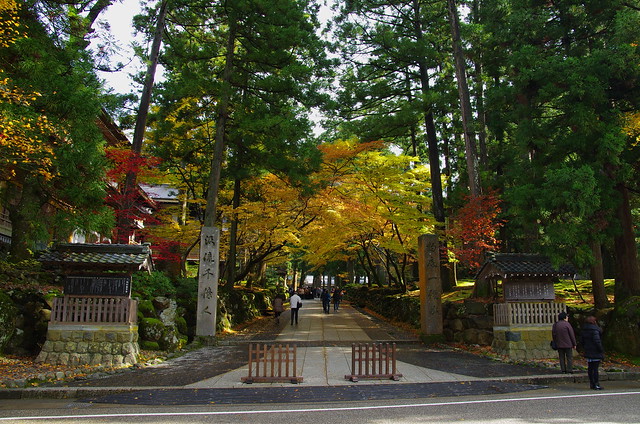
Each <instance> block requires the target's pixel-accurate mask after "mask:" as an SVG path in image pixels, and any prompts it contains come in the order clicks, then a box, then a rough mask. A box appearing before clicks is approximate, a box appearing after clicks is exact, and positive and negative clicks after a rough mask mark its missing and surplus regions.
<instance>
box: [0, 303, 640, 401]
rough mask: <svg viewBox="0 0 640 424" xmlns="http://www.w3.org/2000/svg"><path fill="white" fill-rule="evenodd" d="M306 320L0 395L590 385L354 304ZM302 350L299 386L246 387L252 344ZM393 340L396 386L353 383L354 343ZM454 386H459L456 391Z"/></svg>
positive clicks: (307, 312)
mask: <svg viewBox="0 0 640 424" xmlns="http://www.w3.org/2000/svg"><path fill="white" fill-rule="evenodd" d="M303 302H304V305H303V307H302V309H301V310H300V315H299V322H298V324H297V325H295V324H294V325H291V324H290V322H289V318H290V315H289V311H287V312H285V313H284V314H283V315H282V316H281V317H280V324H279V325H276V323H275V321H274V320H273V318H270V319H269V321H261V328H260V329H259V330H258V329H255V328H250V329H249V330H248V331H246V332H244V333H241V334H237V335H235V336H233V337H230V338H229V339H225V340H223V341H222V343H220V344H219V345H217V346H210V347H204V348H201V349H198V350H194V351H190V352H187V353H186V354H184V355H182V356H180V357H177V358H173V359H169V360H167V361H165V362H162V363H160V364H157V365H153V366H146V367H142V368H136V367H133V368H129V369H125V370H122V371H120V372H118V373H115V374H113V375H102V376H100V377H99V378H98V376H97V375H94V376H89V377H88V378H86V379H84V380H75V381H68V382H58V383H53V384H50V385H48V386H46V385H45V386H39V387H34V388H22V389H18V388H16V389H0V399H20V398H59V399H60V398H69V399H78V400H79V401H80V402H86V403H116V404H138V405H143V404H144V405H184V404H192V405H210V404H213V403H215V404H240V403H289V402H307V401H308V400H309V399H324V400H325V401H330V400H335V401H345V400H364V399H368V400H372V399H418V398H426V397H442V396H463V395H480V394H496V393H515V392H521V391H526V390H535V389H539V388H543V387H546V385H548V384H552V383H554V384H555V383H580V384H584V385H585V388H586V387H588V383H586V382H587V381H588V380H587V375H586V372H581V373H576V374H572V375H567V374H559V370H555V369H550V368H544V367H535V366H528V365H520V364H510V363H505V362H500V361H495V360H491V359H488V358H484V357H480V356H476V355H473V354H470V353H466V352H460V351H455V350H451V349H447V348H443V349H436V348H430V347H427V346H425V345H423V344H422V343H420V342H419V341H418V340H417V338H416V337H415V335H412V334H408V333H406V332H404V331H402V330H401V329H398V328H396V327H394V326H393V325H390V324H388V323H386V322H383V321H380V320H377V319H376V318H373V317H370V316H367V315H365V314H362V313H361V312H359V311H358V310H356V309H355V308H353V307H351V306H350V305H348V304H343V305H341V307H340V310H339V311H338V312H337V313H334V311H333V307H332V309H331V313H330V314H324V313H323V311H322V304H321V302H320V301H319V300H304V301H303ZM256 342H261V343H268V344H273V343H282V344H287V343H288V344H291V345H295V346H297V368H296V369H297V375H298V376H302V378H303V381H302V382H301V383H299V384H292V383H253V384H246V383H242V382H241V379H242V377H246V376H248V365H247V362H248V344H249V343H256ZM373 342H376V343H381V342H389V343H396V346H397V372H398V373H400V374H402V377H401V378H400V379H399V381H392V380H368V379H361V380H360V381H359V382H351V381H349V380H347V379H345V375H350V374H351V345H352V343H373ZM601 379H602V381H607V380H609V381H611V380H639V379H640V376H639V374H638V373H635V372H626V373H622V372H618V373H604V372H602V373H601ZM452 383H453V384H452Z"/></svg>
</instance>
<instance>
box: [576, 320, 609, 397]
mask: <svg viewBox="0 0 640 424" xmlns="http://www.w3.org/2000/svg"><path fill="white" fill-rule="evenodd" d="M581 336H582V347H583V348H584V356H585V358H587V364H588V365H587V372H588V374H589V383H590V384H591V388H592V389H594V390H602V387H601V386H600V379H599V375H598V368H599V367H600V362H601V361H602V360H603V359H604V349H603V348H602V329H601V328H600V327H599V326H598V324H597V322H596V317H594V316H590V317H587V319H586V320H585V323H584V325H583V326H582V332H581Z"/></svg>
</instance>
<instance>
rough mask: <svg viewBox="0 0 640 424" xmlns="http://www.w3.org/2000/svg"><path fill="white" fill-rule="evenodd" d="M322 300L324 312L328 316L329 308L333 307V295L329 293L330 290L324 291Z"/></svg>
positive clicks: (321, 296)
mask: <svg viewBox="0 0 640 424" xmlns="http://www.w3.org/2000/svg"><path fill="white" fill-rule="evenodd" d="M320 298H321V299H322V310H323V311H324V313H325V314H328V313H329V306H330V305H331V293H329V290H327V289H324V290H322V294H321V295H320Z"/></svg>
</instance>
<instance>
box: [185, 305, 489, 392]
mask: <svg viewBox="0 0 640 424" xmlns="http://www.w3.org/2000/svg"><path fill="white" fill-rule="evenodd" d="M289 317H290V316H289V314H288V313H287V314H284V315H283V316H282V317H281V322H282V323H284V325H282V329H281V331H280V334H279V335H278V336H277V337H276V339H275V343H283V344H286V343H291V344H297V345H300V346H299V347H298V348H297V375H298V376H302V378H303V382H302V383H301V384H302V385H305V386H341V385H349V384H353V382H351V381H349V380H348V379H346V378H345V376H346V375H350V374H351V373H352V371H351V344H352V343H374V342H379V341H380V340H372V339H371V337H370V336H369V335H368V334H367V332H366V331H365V330H364V329H363V328H362V326H361V325H360V323H361V322H362V317H363V316H362V314H360V313H359V312H358V311H356V310H354V308H352V307H351V306H349V305H348V304H343V305H341V306H340V309H339V311H337V312H334V311H333V306H331V312H330V313H329V314H325V313H323V311H322V303H321V302H320V300H305V301H304V304H303V307H302V309H301V310H300V312H299V320H298V324H293V325H291V324H290V323H289ZM314 345H320V346H314ZM397 372H398V373H400V374H402V377H401V378H400V380H399V381H400V382H404V383H426V382H428V383H433V382H451V381H469V380H475V379H476V377H470V376H466V375H460V374H455V373H451V372H446V371H440V370H436V369H430V368H424V367H420V366H416V365H411V364H408V363H404V362H401V361H398V362H397ZM247 375H248V366H244V367H241V368H238V369H236V370H233V371H231V372H227V373H225V374H222V375H219V376H216V377H213V378H209V379H206V380H202V381H199V382H197V383H193V384H189V385H187V386H186V387H190V388H220V387H248V386H251V385H248V384H245V383H242V382H241V378H242V377H246V376H247ZM388 383H389V381H388V380H370V379H361V380H360V381H359V382H358V384H388ZM260 385H270V386H290V385H291V383H260Z"/></svg>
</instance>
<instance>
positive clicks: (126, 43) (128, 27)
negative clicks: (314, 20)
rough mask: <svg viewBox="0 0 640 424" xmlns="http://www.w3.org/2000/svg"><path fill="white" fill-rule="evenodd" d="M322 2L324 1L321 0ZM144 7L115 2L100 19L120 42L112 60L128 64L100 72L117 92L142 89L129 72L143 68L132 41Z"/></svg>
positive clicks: (128, 0)
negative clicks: (136, 20)
mask: <svg viewBox="0 0 640 424" xmlns="http://www.w3.org/2000/svg"><path fill="white" fill-rule="evenodd" d="M153 3H154V0H149V4H153ZM320 3H324V2H323V1H320ZM141 11H142V8H141V7H140V1H138V0H122V1H119V2H116V3H113V4H112V5H111V6H109V7H108V8H107V10H106V11H105V12H103V13H102V14H101V15H100V17H99V19H100V20H103V21H106V22H109V24H110V26H111V33H112V34H113V36H114V38H115V40H116V41H117V42H118V43H119V44H120V52H121V53H120V55H118V56H116V57H114V58H113V61H112V62H122V63H125V64H127V65H126V67H125V68H124V69H122V70H120V71H118V72H98V76H99V77H100V78H102V79H104V80H105V81H106V83H107V86H108V87H110V88H112V89H113V90H114V91H115V92H116V93H120V94H126V93H130V92H131V91H132V90H135V91H136V92H137V91H140V90H139V88H137V87H135V86H133V85H132V81H131V78H130V77H129V74H131V73H135V72H137V71H138V70H140V69H142V63H141V62H140V60H138V59H137V58H135V56H134V54H133V49H132V48H131V42H132V41H133V40H134V37H133V25H132V19H133V17H134V16H135V15H137V14H140V13H141ZM320 13H321V16H320V19H321V20H322V19H328V16H329V15H330V11H329V8H328V7H327V6H326V5H323V6H322V7H321V12H320ZM161 75H162V71H161V69H160V68H159V69H158V71H157V72H156V80H157V79H158V78H159V77H161Z"/></svg>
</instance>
